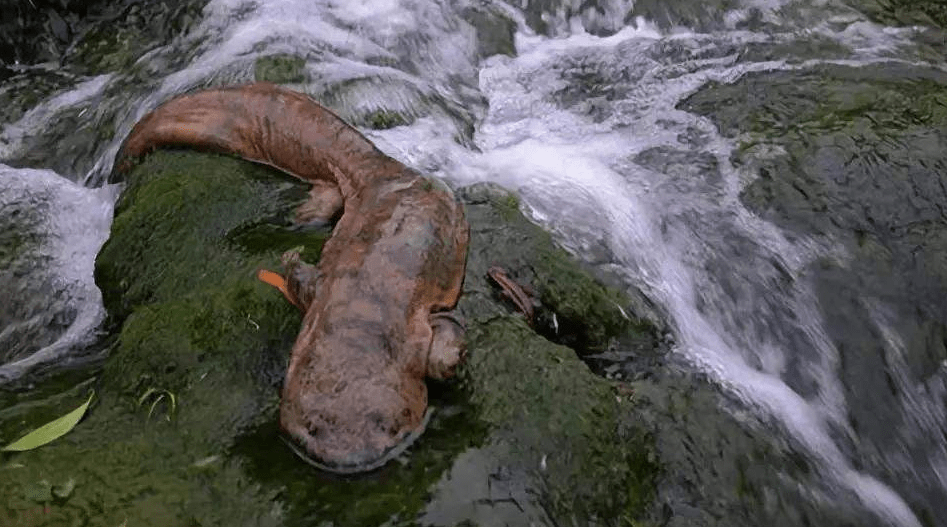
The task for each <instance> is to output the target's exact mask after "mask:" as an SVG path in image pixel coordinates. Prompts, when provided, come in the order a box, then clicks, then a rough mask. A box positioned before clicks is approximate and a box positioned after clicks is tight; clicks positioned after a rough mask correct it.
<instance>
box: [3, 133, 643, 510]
mask: <svg viewBox="0 0 947 527" xmlns="http://www.w3.org/2000/svg"><path fill="white" fill-rule="evenodd" d="M305 194H306V186H305V185H303V184H301V183H299V182H297V181H295V180H293V179H292V178H289V177H288V176H285V175H283V174H280V173H277V172H275V171H273V170H271V169H269V168H265V167H261V166H258V165H253V164H250V163H246V162H243V161H239V160H235V159H231V158H227V157H222V156H214V155H207V154H198V153H191V152H164V151H162V152H158V153H155V154H153V155H151V156H149V157H148V158H147V159H146V160H145V161H144V162H143V163H142V164H141V165H140V166H139V167H137V168H136V169H135V170H134V171H133V173H132V174H131V176H130V178H129V180H128V182H127V187H126V189H125V192H124V194H123V196H122V198H121V199H120V201H119V203H118V205H117V211H116V217H115V221H114V224H113V227H112V236H111V238H110V240H109V241H108V242H107V244H106V245H105V246H104V247H103V249H102V251H101V252H100V254H99V257H98V259H97V269H96V279H97V282H98V283H99V285H100V287H101V289H102V290H103V294H104V297H105V301H106V305H107V307H108V309H109V312H110V316H111V327H112V328H113V330H114V335H113V337H112V338H113V341H114V343H113V345H112V351H111V354H110V356H109V357H108V359H107V361H106V363H105V365H104V367H103V368H102V370H101V372H100V373H99V379H98V382H97V383H96V388H97V393H98V396H97V399H96V402H95V403H94V405H93V407H92V408H91V410H90V411H89V413H88V415H87V417H86V418H85V419H84V420H83V421H82V422H81V423H80V424H79V426H78V427H77V428H76V429H75V430H73V431H72V432H71V433H70V434H68V435H67V436H65V437H64V438H62V439H61V440H59V441H56V442H54V443H52V444H50V445H48V446H46V447H43V448H41V449H38V450H36V451H31V452H25V453H21V454H17V455H4V457H3V459H0V467H2V468H0V472H2V473H3V477H0V495H3V496H9V497H10V500H8V502H7V505H5V507H6V508H5V509H0V517H3V516H2V514H7V515H8V516H10V517H14V515H18V514H21V513H23V514H25V512H24V511H28V510H31V509H30V507H35V506H36V503H37V502H36V499H35V496H37V495H40V494H42V496H46V494H44V493H42V492H40V493H39V494H37V493H36V492H32V491H31V489H33V490H35V489H37V488H38V489H40V490H43V489H45V488H46V487H49V488H52V485H62V484H63V482H67V481H70V480H72V481H73V483H74V489H73V491H72V492H71V493H70V494H69V495H68V496H67V497H65V498H55V499H53V500H52V501H49V500H47V501H43V502H42V503H40V505H41V506H43V507H45V506H48V507H49V508H48V513H47V514H49V515H50V516H49V518H50V519H49V521H50V522H51V523H53V524H59V523H69V522H79V523H82V524H84V525H91V526H99V525H102V526H112V527H113V526H114V525H118V524H121V523H122V522H127V524H129V525H131V524H135V525H208V524H213V525H317V524H323V523H325V524H333V525H377V524H382V523H386V522H387V523H397V524H405V523H407V524H411V523H414V522H415V521H419V515H425V516H423V517H424V518H428V520H424V521H425V522H426V523H434V524H438V522H437V521H433V520H431V519H430V518H431V517H430V516H429V515H428V513H429V512H430V511H432V510H435V509H437V508H438V507H441V508H442V509H447V510H453V511H464V510H468V509H467V507H468V506H472V505H476V504H472V503H471V500H476V499H477V497H476V496H472V495H471V494H470V493H465V494H463V495H453V496H450V495H447V494H444V493H442V492H441V490H443V488H444V485H446V483H445V481H446V480H449V479H451V477H450V475H452V474H455V473H456V470H457V469H458V467H460V466H461V465H464V466H468V467H469V466H471V463H473V465H477V466H478V467H479V472H476V474H475V475H474V476H468V477H467V479H464V478H461V479H459V480H456V482H459V483H462V484H464V485H467V484H469V485H473V486H478V488H480V487H482V488H486V487H487V486H489V482H490V479H489V478H490V477H491V475H490V474H491V472H490V470H487V468H490V467H495V466H496V467H499V469H500V470H506V471H507V472H508V473H509V474H510V477H511V479H510V481H511V482H513V483H514V484H515V485H516V486H517V488H521V489H529V492H528V493H527V494H526V497H525V499H526V500H528V501H529V503H526V502H524V507H525V508H524V509H523V510H520V511H516V510H514V511H513V513H512V514H513V516H512V518H513V520H512V521H514V522H515V523H516V522H518V523H523V522H524V521H525V519H526V517H527V516H528V514H526V512H524V511H539V513H537V514H540V513H541V514H540V516H543V517H547V518H551V519H552V520H554V521H558V522H562V521H573V520H577V521H580V522H581V523H590V524H591V523H595V524H599V525H619V524H624V525H627V524H629V523H630V521H631V520H632V519H634V518H636V517H637V516H638V515H639V514H641V513H642V511H643V509H644V507H645V505H646V504H648V503H650V500H651V497H652V495H653V485H654V477H655V474H656V470H657V465H656V462H655V460H654V459H653V454H652V450H651V447H650V439H649V438H648V436H647V435H646V434H644V433H643V432H642V431H641V430H638V429H636V428H634V427H629V426H628V425H627V424H625V423H627V422H628V421H629V420H628V419H627V415H628V413H629V412H630V411H632V410H631V408H630V406H631V404H632V403H630V402H629V401H627V399H623V398H618V397H616V393H615V392H614V389H613V386H612V385H611V384H610V383H609V382H608V381H606V380H604V379H602V378H600V377H597V376H595V375H594V374H592V373H591V372H590V371H589V369H588V367H587V366H586V365H585V364H584V363H582V362H581V361H580V360H579V359H578V358H577V356H576V353H575V352H574V351H573V350H572V349H570V348H567V347H565V346H563V345H560V344H556V343H553V342H550V341H549V340H547V339H545V338H543V337H542V336H540V335H539V334H537V333H536V332H535V331H533V330H532V329H531V328H529V327H528V326H527V325H526V323H525V321H524V320H523V318H522V317H521V316H520V315H518V314H516V313H514V312H513V310H512V309H511V306H508V305H506V304H504V303H502V302H500V301H499V300H498V298H497V292H496V291H495V290H494V288H493V286H492V285H491V284H490V283H489V282H488V279H487V277H486V275H485V271H486V269H487V267H489V265H492V264H494V263H499V264H501V265H505V266H507V268H508V270H509V271H510V273H511V275H514V276H518V277H529V278H530V279H531V280H533V281H534V285H537V286H538V288H539V289H541V290H543V289H548V290H550V291H552V292H550V293H546V294H544V295H543V301H544V302H548V303H549V307H548V308H546V309H550V310H556V311H559V312H562V313H567V312H568V313H572V314H571V315H569V316H573V317H576V319H581V320H587V322H585V325H584V326H582V327H583V328H585V329H583V330H582V331H583V332H585V333H587V334H588V335H591V337H588V340H589V341H590V342H593V341H594V343H595V345H596V346H598V345H605V343H604V342H605V341H607V340H609V339H611V338H618V337H620V336H621V334H623V333H624V334H628V333H634V330H635V329H636V327H637V326H635V325H634V324H633V317H631V318H632V320H631V321H629V320H628V319H627V318H625V317H624V316H616V315H614V314H612V313H611V312H610V311H608V310H609V309H611V308H610V307H609V306H610V305H611V304H609V305H607V306H605V307H602V306H601V305H600V304H602V303H603V302H604V301H605V300H607V301H608V302H615V303H616V304H617V305H619V306H625V307H627V305H628V302H627V299H626V298H623V297H622V295H621V294H619V293H618V292H615V291H611V290H609V289H607V288H604V287H603V286H601V285H599V284H598V283H597V282H596V281H595V280H594V279H593V278H592V277H591V275H589V274H588V273H586V272H585V271H582V270H580V269H579V268H578V267H577V266H576V265H575V264H574V263H572V262H571V259H570V258H569V257H568V255H567V254H566V253H565V252H564V251H562V250H561V249H558V248H556V247H555V245H554V244H553V243H552V241H551V239H550V238H549V237H548V235H544V234H543V233H542V231H541V230H540V229H539V228H538V227H536V226H535V225H533V224H531V223H530V222H528V221H527V220H526V219H525V218H524V217H523V216H522V215H521V214H520V213H519V211H518V209H517V201H516V200H515V198H513V197H512V195H510V194H509V193H506V192H505V191H502V190H501V189H498V188H496V187H494V186H490V185H479V186H476V187H471V188H469V189H466V190H464V191H462V192H460V194H461V196H462V197H463V199H464V201H465V206H466V210H467V214H468V218H469V219H470V221H471V224H472V240H471V252H470V258H469V264H468V274H467V276H466V279H465V280H466V282H465V292H464V296H463V297H462V299H461V303H460V305H459V306H458V308H459V310H460V312H461V313H462V314H463V315H464V316H465V317H466V319H467V324H468V341H469V345H468V348H469V355H470V358H469V362H468V363H467V365H466V366H465V367H464V368H463V369H462V373H461V376H460V381H459V382H458V381H453V382H447V383H435V382H431V383H429V387H430V389H431V405H432V406H433V407H435V408H436V410H435V413H434V417H433V419H432V421H431V423H430V424H429V426H428V428H427V430H426V431H425V433H424V435H423V436H422V438H421V440H420V441H419V442H418V443H417V444H416V445H415V446H413V447H412V449H411V452H410V455H409V456H405V457H404V458H403V459H401V460H399V461H400V463H390V464H389V465H387V466H386V467H384V468H383V469H381V470H379V471H376V472H375V473H372V474H368V475H364V476H360V477H356V478H346V479H339V478H336V477H334V476H331V475H327V474H323V473H320V472H318V471H315V470H313V469H312V468H311V467H310V466H308V465H307V464H305V463H302V462H301V461H299V460H298V459H297V458H295V457H294V456H293V454H292V453H291V452H290V451H289V450H288V449H287V448H285V446H284V445H283V444H282V443H281V441H280V440H279V434H278V427H277V423H276V418H277V407H278V403H279V395H278V393H279V392H278V389H279V385H280V382H281V380H282V376H283V374H284V371H285V367H286V363H287V360H288V355H289V351H290V348H291V345H292V342H293V340H294V339H295V337H296V333H297V332H298V328H299V323H300V315H299V314H298V312H297V311H296V310H295V309H294V308H293V307H292V306H290V305H289V304H288V303H287V302H286V301H285V300H284V299H283V298H282V296H281V295H279V293H278V292H276V291H274V290H272V289H271V288H269V287H267V286H265V285H263V284H261V283H259V282H257V281H256V280H255V278H254V276H253V274H254V271H255V270H256V269H257V268H259V267H269V268H278V261H279V256H280V254H281V253H282V252H283V251H284V250H286V249H288V248H290V247H294V246H298V245H304V246H305V247H306V248H305V250H304V252H303V254H304V257H305V258H307V259H308V260H310V261H315V260H316V259H317V256H318V253H319V250H320V249H321V244H322V242H323V241H324V240H325V238H326V236H328V234H329V233H328V231H327V230H325V229H322V230H319V229H316V230H305V229H302V230H301V229H298V228H296V227H294V226H293V225H292V224H291V220H290V218H291V217H292V212H293V209H294V207H295V206H296V205H297V204H298V203H299V202H300V201H301V200H302V199H303V198H304V197H305ZM500 240H505V242H504V243H499V241H500ZM524 240H529V243H524ZM510 245H516V246H518V247H519V252H516V253H514V252H513V251H510V250H509V249H508V247H509V246H510ZM531 254H532V256H531ZM530 262H532V263H530ZM583 295H591V296H592V300H590V299H588V298H583ZM615 312H616V313H618V312H619V310H618V309H616V310H615ZM563 316H565V315H563ZM590 328H591V329H590ZM644 334H650V333H648V331H644ZM80 395H81V394H80ZM70 400H71V399H70ZM172 401H173V402H172ZM46 417H48V416H47V415H46V414H43V418H46ZM37 419H38V418H37ZM3 424H4V423H0V425H3ZM38 424H40V423H39V422H35V420H34V421H33V422H31V423H29V426H25V427H24V430H23V431H24V432H25V431H26V429H28V428H29V427H33V426H36V425H38ZM0 429H6V428H5V427H0ZM501 446H502V448H500V447H501ZM477 456H480V457H481V458H483V459H489V463H492V464H486V463H485V462H483V463H481V462H478V461H473V462H472V461H471V459H474V460H476V459H477ZM478 463H479V465H478ZM41 501H42V500H41ZM43 510H47V509H43ZM468 512H469V511H468ZM15 517H19V516H15ZM497 518H499V516H498V513H496V512H487V513H483V512H482V511H481V513H478V514H467V513H462V514H460V515H459V516H458V515H455V517H453V519H450V521H447V520H445V521H444V522H441V523H440V524H449V525H452V524H454V523H457V522H462V521H465V520H466V521H478V522H482V523H483V522H485V523H488V524H489V523H491V522H493V521H495V520H497ZM57 522H58V523H57Z"/></svg>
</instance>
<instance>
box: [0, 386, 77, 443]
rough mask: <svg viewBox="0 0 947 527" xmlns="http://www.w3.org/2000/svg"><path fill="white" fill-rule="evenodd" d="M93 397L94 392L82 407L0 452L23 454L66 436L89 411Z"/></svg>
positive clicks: (34, 431)
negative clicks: (25, 451)
mask: <svg viewBox="0 0 947 527" xmlns="http://www.w3.org/2000/svg"><path fill="white" fill-rule="evenodd" d="M93 396H95V392H92V393H90V394H89V399H88V400H86V402H84V403H82V406H80V407H79V408H76V409H75V410H73V411H71V412H69V413H68V414H66V415H64V416H62V417H60V418H58V419H55V420H53V421H50V422H48V423H46V424H44V425H43V426H41V427H39V428H37V429H36V430H33V431H32V432H30V433H28V434H26V435H25V436H23V437H21V438H19V439H17V440H16V441H14V442H12V443H10V444H9V445H7V446H5V447H3V448H0V451H3V452H23V451H24V450H33V449H34V448H38V447H41V446H43V445H45V444H47V443H49V442H51V441H53V440H55V439H58V438H60V437H62V436H64V435H66V433H68V432H69V431H70V430H72V429H73V427H75V426H76V423H78V422H79V420H80V419H82V416H83V415H85V412H86V410H88V409H89V403H91V402H92V397H93Z"/></svg>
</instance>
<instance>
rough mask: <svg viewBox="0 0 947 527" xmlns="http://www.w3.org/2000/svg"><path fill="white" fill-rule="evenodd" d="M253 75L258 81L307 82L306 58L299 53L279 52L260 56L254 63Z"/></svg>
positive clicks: (279, 82) (277, 82)
mask: <svg viewBox="0 0 947 527" xmlns="http://www.w3.org/2000/svg"><path fill="white" fill-rule="evenodd" d="M253 77H254V78H255V79H256V80H257V81H258V82H264V81H265V82H273V83H276V84H287V83H298V82H306V81H307V80H308V78H309V75H308V74H307V73H306V59H305V58H303V57H299V56H297V55H287V54H277V55H267V56H265V57H260V58H258V59H257V60H256V62H255V63H254V65H253Z"/></svg>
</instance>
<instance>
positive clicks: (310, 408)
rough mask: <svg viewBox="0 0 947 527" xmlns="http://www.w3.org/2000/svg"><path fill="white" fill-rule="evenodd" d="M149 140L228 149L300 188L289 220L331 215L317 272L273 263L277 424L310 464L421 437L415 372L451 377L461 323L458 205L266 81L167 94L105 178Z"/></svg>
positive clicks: (465, 230) (370, 455)
mask: <svg viewBox="0 0 947 527" xmlns="http://www.w3.org/2000/svg"><path fill="white" fill-rule="evenodd" d="M162 146H186V147H191V148H195V149H201V150H210V151H215V152H222V153H229V154H234V155H237V156H240V157H242V158H244V159H247V160H250V161H255V162H258V163H264V164H267V165H271V166H273V167H276V168H278V169H280V170H283V171H285V172H288V173H290V174H292V175H294V176H296V177H299V178H301V179H303V180H305V181H307V182H310V183H312V184H313V190H312V192H311V193H310V196H311V199H310V200H309V201H308V202H307V203H306V204H304V205H303V206H301V207H300V208H299V209H298V211H297V220H299V221H316V220H321V221H328V220H330V219H331V218H332V217H334V216H335V215H337V212H338V209H339V208H340V207H342V208H343V213H342V216H341V218H340V219H339V220H338V223H337V224H336V225H335V228H334V231H333V233H332V237H331V238H330V239H329V240H328V241H327V242H326V244H325V246H324V248H323V251H322V256H321V259H320V260H319V263H318V265H317V266H315V267H314V266H311V265H308V264H305V263H303V262H301V261H300V260H299V255H298V253H293V252H289V253H287V254H286V255H284V265H285V267H286V285H287V287H286V289H288V290H289V291H290V292H291V294H292V296H294V297H295V298H296V299H298V304H299V305H300V306H301V307H302V308H303V310H304V312H305V314H304V316H303V322H302V328H301V330H300V332H299V336H298V337H297V339H296V343H295V345H294V346H293V350H292V356H291V359H290V362H289V368H288V370H287V372H286V379H285V384H284V386H283V393H282V401H281V406H280V427H281V428H282V430H283V432H284V434H285V435H286V436H288V439H289V442H290V444H291V446H293V447H294V449H295V450H296V451H297V452H298V453H300V454H301V455H303V456H304V457H305V458H307V460H308V461H310V462H312V463H313V464H315V465H317V466H319V467H321V468H324V469H327V470H330V471H335V472H343V473H350V472H361V471H365V470H371V469H374V468H376V467H378V466H381V465H383V464H384V463H385V462H387V461H388V460H389V459H390V458H391V457H393V455H395V454H397V453H398V452H400V451H401V450H403V448H404V446H406V444H405V443H407V442H409V441H410V440H413V438H414V437H416V436H417V434H418V433H420V431H421V430H422V429H423V425H424V422H425V413H426V410H427V387H426V385H425V382H424V378H425V376H430V377H433V378H438V379H443V378H448V377H451V376H452V375H453V374H454V369H455V367H456V366H457V364H458V363H459V362H460V361H461V360H462V359H463V356H464V352H465V349H464V339H463V329H462V327H461V326H460V324H459V323H458V322H457V321H456V319H454V318H453V317H452V316H450V314H449V313H446V311H447V310H450V309H452V308H453V307H454V305H455V304H456V302H457V299H458V297H459V296H460V291H461V286H462V282H463V277H464V267H465V265H466V258H467V244H468V240H469V226H468V224H467V221H466V220H465V218H464V214H463V209H462V208H461V206H460V205H459V204H458V203H457V202H456V201H455V200H454V197H453V195H452V194H451V192H450V191H449V190H448V189H446V188H444V187H442V186H441V185H440V184H437V183H433V182H431V181H429V180H427V179H426V178H424V177H423V176H421V175H420V174H419V173H418V172H416V171H414V170H412V169H409V168H407V167H405V166H404V165H403V164H401V163H400V162H398V161H396V160H394V159H392V158H390V157H388V156H387V155H385V154H383V153H382V152H381V151H379V150H378V149H377V148H376V147H375V146H374V145H373V144H372V143H371V142H370V141H368V139H366V138H365V137H364V136H363V135H362V134H361V133H359V132H358V131H357V130H355V129H354V128H352V127H351V126H349V125H348V124H346V123H345V122H344V121H342V120H341V119H340V118H339V117H338V116H336V115H335V114H333V113H331V112H330V111H328V110H326V109H325V108H323V107H321V106H320V105H319V104H317V103H316V102H314V101H313V100H312V99H310V98H309V97H307V96H306V95H303V94H300V93H297V92H293V91H290V90H287V89H284V88H281V87H279V86H276V85H274V84H270V83H258V84H250V85H245V86H236V87H231V88H222V89H214V90H208V91H202V92H197V93H193V94H188V95H184V96H180V97H177V98H175V99H172V100H171V101H169V102H167V103H165V104H164V105H162V106H160V107H159V108H158V109H156V110H155V111H153V112H151V113H150V114H148V115H147V116H145V117H144V118H143V119H142V120H141V121H140V122H139V123H138V124H137V125H136V126H135V128H134V129H133V130H132V132H131V134H130V135H129V137H128V139H127V140H126V142H125V143H124V145H123V147H122V150H121V151H120V152H119V155H118V156H117V158H116V170H117V171H119V172H124V171H127V170H128V169H129V168H131V167H132V166H133V165H134V163H135V162H136V161H137V160H138V159H139V158H141V157H142V156H144V155H145V154H147V153H148V152H150V151H152V150H154V149H155V148H158V147H162ZM287 296H289V295H287Z"/></svg>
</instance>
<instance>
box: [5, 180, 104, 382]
mask: <svg viewBox="0 0 947 527" xmlns="http://www.w3.org/2000/svg"><path fill="white" fill-rule="evenodd" d="M117 190H118V189H117V188H116V187H114V186H111V187H101V188H98V189H89V188H85V187H82V186H79V185H76V184H75V183H73V182H71V181H69V180H67V179H64V178H62V177H60V176H58V175H56V174H55V173H54V172H52V171H49V170H33V169H14V168H11V167H8V166H6V165H3V164H0V214H2V217H0V221H2V223H3V225H4V227H5V228H8V229H17V230H20V231H22V232H19V233H11V234H13V235H12V236H11V237H8V238H6V240H10V239H12V240H19V242H18V243H14V245H13V247H12V248H8V250H9V249H12V251H13V252H14V254H12V255H10V256H9V258H10V259H5V260H6V261H5V263H6V264H8V266H7V267H6V268H4V269H0V279H2V281H3V285H2V287H3V294H4V295H5V296H6V298H4V299H3V302H4V303H5V305H4V308H3V310H2V312H3V313H4V314H5V316H4V322H7V324H6V325H5V326H4V327H3V328H0V346H2V348H3V352H4V359H5V360H4V361H3V363H2V364H0V385H2V384H3V382H4V381H7V380H11V379H16V378H19V377H21V376H22V375H23V374H25V373H27V372H29V371H31V370H32V369H33V368H36V367H40V366H46V365H50V364H52V363H57V362H58V363H62V362H68V361H66V360H65V359H68V358H70V356H71V355H72V354H73V353H74V352H75V350H77V349H79V348H81V347H83V346H86V345H88V344H90V343H91V342H92V341H93V338H94V333H95V331H96V329H97V328H98V326H99V324H101V322H102V320H103V319H104V317H105V310H104V308H103V307H102V295H101V293H100V292H99V289H98V288H97V287H96V286H95V282H94V280H93V276H92V273H93V267H94V264H95V255H96V254H97V253H98V252H99V248H101V247H102V244H103V243H104V242H105V239H106V238H107V237H108V228H109V225H110V224H111V221H112V202H113V201H114V199H115V196H116V191H117ZM27 216H29V219H25V217H27ZM49 326H54V327H56V326H62V330H61V332H60V333H58V334H56V333H55V332H54V334H53V335H49V334H48V332H47V330H46V329H45V328H47V327H49ZM30 341H32V342H30ZM29 344H33V345H29ZM11 350H12V354H11Z"/></svg>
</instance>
